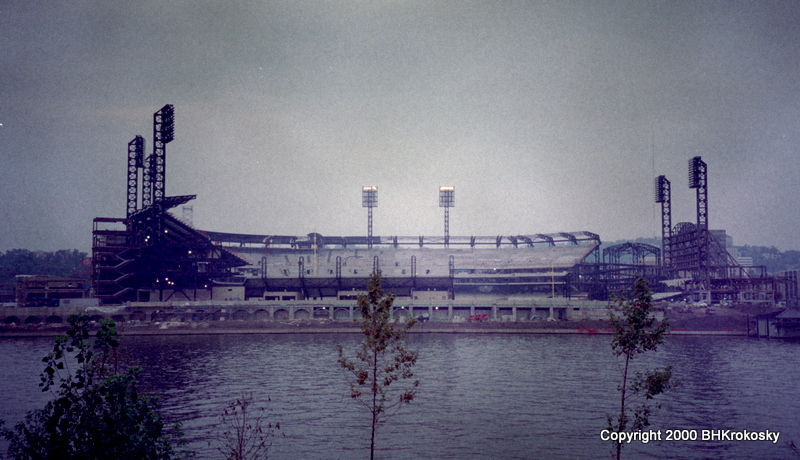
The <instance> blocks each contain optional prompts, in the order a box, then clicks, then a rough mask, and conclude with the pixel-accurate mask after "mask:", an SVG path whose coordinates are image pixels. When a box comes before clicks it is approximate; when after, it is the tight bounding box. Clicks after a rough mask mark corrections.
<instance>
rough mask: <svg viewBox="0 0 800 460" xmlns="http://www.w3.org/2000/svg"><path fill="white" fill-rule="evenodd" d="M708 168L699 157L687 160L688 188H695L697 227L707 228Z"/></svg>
mask: <svg viewBox="0 0 800 460" xmlns="http://www.w3.org/2000/svg"><path fill="white" fill-rule="evenodd" d="M707 173H708V168H707V167H706V163H705V162H704V161H703V160H702V159H701V158H700V157H694V158H692V159H691V160H689V188H694V189H697V229H698V230H708V181H707V178H708V176H707Z"/></svg>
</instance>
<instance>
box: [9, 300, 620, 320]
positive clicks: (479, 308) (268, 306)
mask: <svg viewBox="0 0 800 460" xmlns="http://www.w3.org/2000/svg"><path fill="white" fill-rule="evenodd" d="M556 300H558V299H556ZM606 305H607V303H605V302H591V301H582V302H580V303H571V302H568V301H562V302H555V301H553V302H547V303H542V304H532V303H519V304H518V303H508V302H505V303H504V302H497V303H493V304H468V303H459V302H456V301H436V302H428V303H424V304H422V303H419V302H409V301H405V302H395V304H394V311H395V314H396V315H398V316H414V317H420V316H422V317H426V318H429V319H430V320H431V321H465V320H466V319H467V318H468V317H469V316H470V315H475V314H486V315H487V316H488V317H489V319H490V320H492V321H530V320H535V321H539V320H541V321H544V320H547V319H548V318H550V317H552V318H554V319H557V320H592V319H605V318H607V313H606ZM78 311H79V310H78V309H76V308H70V307H28V308H0V322H2V323H3V324H12V323H13V324H18V325H21V324H66V323H67V321H68V318H69V316H70V315H71V314H74V313H77V312H78ZM81 311H83V312H85V313H86V314H89V315H90V316H93V317H94V318H95V320H100V319H107V318H111V319H114V320H115V321H286V320H307V319H326V320H347V321H349V320H352V319H355V318H358V317H359V316H360V313H359V310H358V306H357V305H356V303H355V302H353V301H288V302H279V301H275V302H267V301H252V300H251V301H201V302H188V301H171V302H130V303H128V304H127V305H123V306H113V307H102V306H101V307H89V308H85V309H82V310H81Z"/></svg>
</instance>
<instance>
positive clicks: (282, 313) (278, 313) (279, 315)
mask: <svg viewBox="0 0 800 460" xmlns="http://www.w3.org/2000/svg"><path fill="white" fill-rule="evenodd" d="M275 319H276V320H278V321H287V320H288V319H289V312H288V311H286V310H283V309H281V310H275Z"/></svg>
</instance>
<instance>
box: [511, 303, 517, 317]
mask: <svg viewBox="0 0 800 460" xmlns="http://www.w3.org/2000/svg"><path fill="white" fill-rule="evenodd" d="M511 316H513V317H514V321H516V320H517V306H516V305H514V306H513V307H511Z"/></svg>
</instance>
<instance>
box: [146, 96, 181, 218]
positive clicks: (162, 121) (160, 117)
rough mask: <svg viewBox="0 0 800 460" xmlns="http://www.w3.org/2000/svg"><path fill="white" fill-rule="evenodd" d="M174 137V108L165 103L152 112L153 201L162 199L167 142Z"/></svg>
mask: <svg viewBox="0 0 800 460" xmlns="http://www.w3.org/2000/svg"><path fill="white" fill-rule="evenodd" d="M174 138H175V108H174V107H173V106H172V104H167V105H165V106H164V107H162V108H161V110H159V111H158V112H156V113H154V114H153V164H152V167H153V173H151V174H152V176H151V180H152V181H153V203H157V202H159V201H161V200H163V199H164V191H165V186H166V184H165V182H166V179H165V176H166V167H167V157H166V153H167V144H168V143H170V142H172V140H173V139H174Z"/></svg>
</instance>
